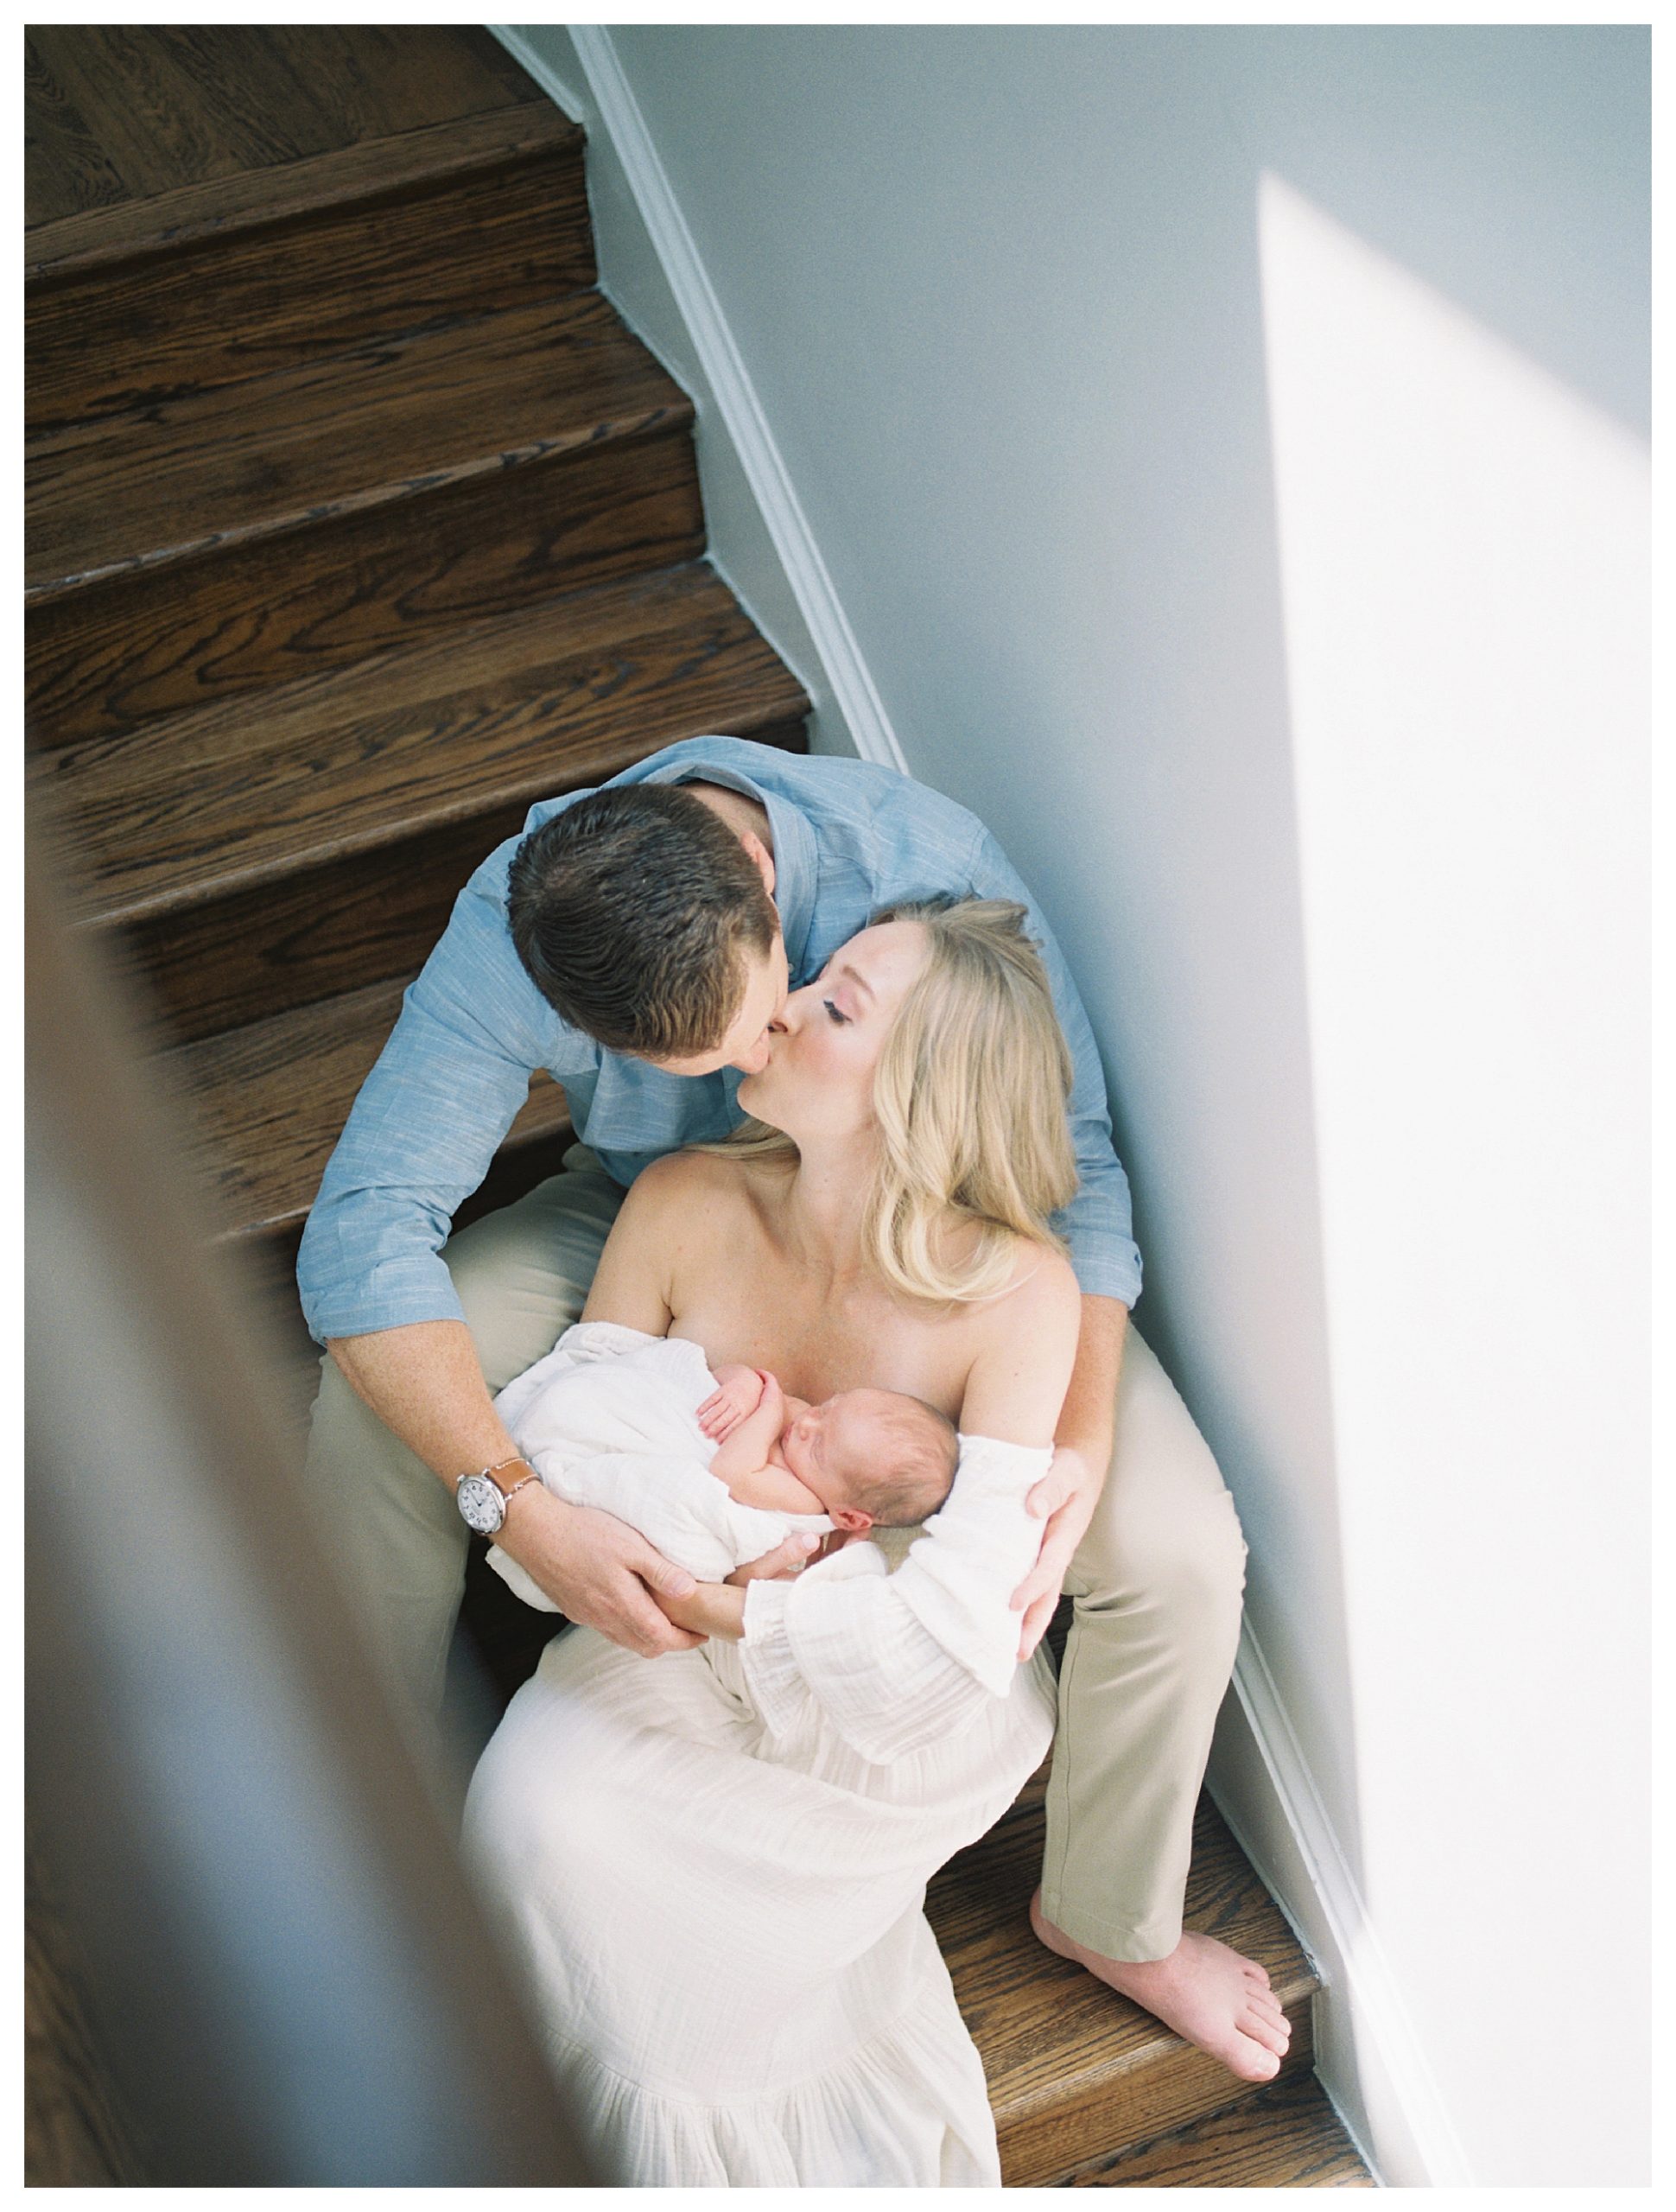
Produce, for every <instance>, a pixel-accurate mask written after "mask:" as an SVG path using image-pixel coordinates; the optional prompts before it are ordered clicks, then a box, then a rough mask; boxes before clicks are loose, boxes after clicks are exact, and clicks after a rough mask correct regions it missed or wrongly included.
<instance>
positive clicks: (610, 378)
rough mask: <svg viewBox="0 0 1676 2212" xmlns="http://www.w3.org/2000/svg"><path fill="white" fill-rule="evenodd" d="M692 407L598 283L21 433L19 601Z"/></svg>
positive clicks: (353, 508) (645, 428) (516, 463)
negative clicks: (24, 547) (24, 445)
mask: <svg viewBox="0 0 1676 2212" xmlns="http://www.w3.org/2000/svg"><path fill="white" fill-rule="evenodd" d="M692 414H693V410H692V403H691V401H690V400H689V399H688V397H686V395H685V393H684V392H682V390H681V389H680V387H679V385H676V383H675V382H674V380H673V379H672V378H670V377H669V376H668V375H667V374H666V373H665V372H664V371H663V369H662V368H661V367H660V366H659V365H658V364H657V361H656V360H655V359H654V358H653V357H652V355H651V353H648V352H647V350H646V348H645V347H644V346H642V345H641V344H640V342H639V340H638V339H636V338H634V337H633V336H632V334H630V332H629V331H628V330H627V329H626V328H625V326H624V324H623V323H622V322H621V321H620V320H619V318H618V316H617V315H615V314H614V313H613V310H612V308H610V306H609V305H608V304H607V303H606V301H604V300H603V299H602V298H600V296H599V295H598V294H597V293H592V292H589V293H583V294H580V295H577V296H574V297H572V298H570V299H568V300H564V301H561V302H557V303H556V304H547V305H543V306H542V307H538V308H524V309H518V310H512V311H508V312H505V313H503V314H499V315H492V316H486V317H483V318H480V319H478V320H474V321H470V322H467V323H464V324H455V325H451V326H450V327H447V328H444V329H441V330H430V331H425V332H422V333H420V334H417V335H414V336H409V337H405V338H396V339H390V340H378V341H375V342H369V343H366V344H365V345H362V346H357V347H353V348H351V349H350V350H348V351H346V352H343V353H334V354H332V355H329V356H327V357H324V358H321V359H315V360H311V361H309V362H307V363H305V364H303V365H301V366H299V367H296V368H293V369H288V370H284V371H281V372H277V373H276V374H274V375H272V376H267V377H258V378H251V379H249V380H248V381H246V382H244V383H243V384H240V385H231V386H227V387H224V388H221V389H218V390H215V391H208V392H194V393H189V394H187V395H186V396H185V397H181V398H179V399H176V400H173V401H169V402H166V403H163V404H159V405H157V406H156V407H152V408H149V409H146V410H143V412H136V413H130V414H128V415H124V416H117V417H115V418H113V419H111V420H110V421H107V422H104V423H98V424H96V425H92V426H88V425H79V424H78V425H73V426H71V427H69V428H67V429H61V430H54V431H51V432H48V433H44V434H42V435H37V436H35V437H32V438H31V439H30V441H29V447H28V451H27V457H26V464H25V478H26V487H27V488H26V532H27V540H28V551H27V556H26V569H27V579H28V581H27V594H28V597H29V600H31V601H39V600H41V599H50V598H53V597H55V596H57V595H59V594H62V593H65V592H67V591H72V590H74V589H76V588H85V587H86V586H87V585H88V584H91V583H95V582H99V581H100V580H102V579H104V578H106V577H109V576H111V575H113V574H116V573H117V572H124V571H132V570H135V569H147V568H155V567H159V566H162V564H164V563H169V562H178V561H183V560H188V559H190V558H191V557H192V556H194V555H201V554H205V553H208V552H213V551H215V550H218V549H220V548H224V547H229V546H236V545H238V544H240V543H244V541H247V540H249V539H252V538H257V537H276V536H278V535H279V534H281V533H283V532H291V533H295V532H296V531H302V530H304V529H318V528H320V527H321V526H322V525H325V524H330V523H332V522H333V521H334V520H335V519H337V518H340V517H343V516H346V515H351V514H354V513H357V512H364V511H365V510H367V509H369V508H372V507H376V506H383V505H390V504H392V503H394V502H397V501H403V502H410V501H412V500H415V499H423V498H425V497H427V496H428V495H430V494H434V493H437V492H439V491H441V490H444V489H445V488H447V487H448V486H454V485H459V484H461V483H464V482H467V481H468V480H471V479H473V478H485V477H496V476H499V475H502V474H505V473H506V472H508V471H510V470H512V469H515V468H517V467H527V466H530V465H532V464H536V463H540V462H543V461H554V460H557V459H561V458H562V457H563V456H564V455H565V454H569V453H571V452H574V451H575V449H576V448H579V447H584V446H596V445H598V444H599V443H600V442H602V441H604V440H606V439H609V438H613V437H634V436H637V435H638V436H644V435H647V434H649V433H651V432H654V431H657V430H658V429H670V428H672V427H676V426H684V425H686V424H689V423H690V422H691V420H692ZM416 526H417V525H416V523H415V521H414V520H413V518H409V528H412V527H416Z"/></svg>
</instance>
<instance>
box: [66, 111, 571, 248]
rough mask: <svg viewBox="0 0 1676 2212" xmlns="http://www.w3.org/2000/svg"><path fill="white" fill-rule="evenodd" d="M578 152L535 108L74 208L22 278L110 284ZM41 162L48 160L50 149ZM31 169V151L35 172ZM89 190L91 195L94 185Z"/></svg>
mask: <svg viewBox="0 0 1676 2212" xmlns="http://www.w3.org/2000/svg"><path fill="white" fill-rule="evenodd" d="M61 107H63V103H62V102H61V100H60V101H59V102H57V103H55V104H54V106H52V107H50V108H48V110H47V111H46V112H45V113H44V114H43V116H42V118H41V129H42V130H43V131H45V130H48V129H49V128H50V129H55V130H58V131H59V132H60V134H61V133H62V132H63V131H64V130H72V131H73V122H72V121H69V120H66V121H65V122H62V123H57V122H55V121H54V118H55V117H56V116H57V115H58V114H59V112H60V108H61ZM63 111H64V113H65V115H66V117H67V118H73V116H74V111H73V110H68V109H67V108H64V109H63ZM581 143H582V134H581V130H579V129H578V128H577V126H576V125H575V124H574V123H572V122H570V121H568V118H566V117H564V116H562V115H561V114H560V112H559V111H558V110H557V109H556V108H555V107H554V106H553V105H551V103H550V102H549V101H547V100H545V99H536V100H534V101H531V102H530V103H528V104H525V105H517V106H510V107H502V108H492V109H490V110H489V111H486V113H484V114H481V115H467V116H460V117H458V118H454V119H453V120H450V121H447V122H441V123H431V124H423V125H421V126H420V127H419V128H417V129H415V130H402V131H400V132H398V133H397V135H396V136H394V137H388V138H369V139H365V140H364V141H362V142H361V143H359V144H358V145H353V146H341V147H331V148H328V149H327V150H326V151H325V152H323V153H319V154H311V155H308V156H305V157H302V158H301V159H298V160H296V161H291V162H285V163H284V164H283V166H282V167H279V168H267V169H255V170H251V171H248V172H245V173H243V174H240V175H233V176H229V177H220V178H217V179H216V180H215V181H213V183H197V184H182V185H177V186H176V187H175V188H174V189H173V190H171V191H168V192H162V193H158V194H154V195H153V196H152V197H151V198H150V199H149V200H119V201H117V203H116V204H115V205H105V204H103V202H101V201H98V200H94V201H92V202H91V203H89V204H86V205H84V204H82V203H79V202H78V203H77V206H76V210H75V212H73V213H65V214H63V215H61V216H60V217H59V218H58V219H56V220H54V221H51V222H45V223H42V224H41V225H40V226H38V227H37V228H35V230H33V231H31V232H29V235H28V237H27V238H26V240H25V244H24V264H23V273H24V277H25V278H26V280H27V281H28V282H29V283H32V284H34V285H36V286H41V285H42V284H44V283H46V282H47V281H48V280H51V279H56V280H59V281H60V282H61V281H63V280H65V279H67V278H69V277H86V276H88V275H90V274H92V272H94V271H95V270H97V271H98V272H99V273H100V274H101V275H104V276H108V275H109V273H110V272H111V271H112V270H115V269H117V268H118V267H120V266H121V265H122V264H124V263H129V262H134V261H141V260H145V259H148V258H150V257H156V256H157V255H159V254H163V253H167V252H169V251H174V250H176V249H178V248H180V247H182V246H186V245H207V244H210V243H212V242H213V243H227V242H230V241H231V240H232V239H233V238H236V237H242V236H244V235H245V234H248V233H250V232H256V231H261V230H265V229H270V228H273V227H275V226H279V225H283V224H289V223H295V222H296V221H298V220H300V219H303V218H306V217H310V216H321V215H325V214H327V213H340V212H342V211H346V210H349V209H352V208H359V207H376V206H378V204H379V203H380V202H381V201H384V200H398V199H403V198H406V197H408V196H409V195H411V194H415V193H420V192H424V193H435V191H437V190H438V189H440V188H441V187H442V186H443V185H444V184H445V183H448V182H451V181H455V180H458V179H460V178H462V177H465V176H467V175H473V174H479V173H490V174H492V173H493V172H495V171H497V170H501V169H505V168H510V167H511V166H513V165H515V164H517V163H518V162H524V161H526V160H529V159H530V158H531V157H533V156H536V155H569V156H576V155H578V154H579V153H580V151H581ZM42 159H43V160H50V159H51V156H50V155H49V154H48V152H47V151H46V149H44V148H43V154H42ZM35 160H36V156H35V153H34V151H33V150H32V151H31V153H30V156H29V161H30V162H31V163H34V162H35ZM85 188H86V189H89V190H92V189H93V188H94V186H93V183H92V181H91V180H89V181H88V182H87V183H86V187H85ZM109 196H110V195H109V194H107V197H109ZM199 266H200V269H201V268H206V267H207V266H208V264H204V263H200V264H199Z"/></svg>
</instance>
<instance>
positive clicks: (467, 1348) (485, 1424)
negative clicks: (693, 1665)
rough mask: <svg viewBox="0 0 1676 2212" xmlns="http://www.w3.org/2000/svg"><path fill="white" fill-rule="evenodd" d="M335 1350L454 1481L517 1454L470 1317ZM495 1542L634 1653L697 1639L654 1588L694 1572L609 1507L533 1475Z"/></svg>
mask: <svg viewBox="0 0 1676 2212" xmlns="http://www.w3.org/2000/svg"><path fill="white" fill-rule="evenodd" d="M330 1350H331V1353H332V1357H333V1359H335V1360H336V1361H337V1363H338V1365H339V1366H340V1368H341V1369H342V1370H343V1372H344V1375H345V1376H346V1378H347V1380H348V1382H349V1383H350V1385H351V1387H352V1389H353V1390H354V1391H355V1393H356V1395H357V1396H359V1397H360V1398H363V1399H365V1402H366V1403H367V1404H368V1405H369V1406H371V1408H372V1410H373V1412H374V1413H376V1414H378V1418H379V1419H380V1420H381V1421H383V1422H384V1426H385V1427H387V1428H388V1429H390V1431H391V1432H392V1433H393V1434H395V1435H396V1436H397V1437H399V1438H400V1440H402V1442H403V1444H405V1445H406V1446H408V1448H409V1451H411V1452H415V1453H416V1455H417V1456H418V1457H419V1458H420V1459H422V1460H423V1461H424V1463H425V1465H427V1466H428V1467H429V1469H430V1470H431V1471H432V1473H433V1474H435V1475H437V1476H439V1477H440V1478H441V1479H442V1481H443V1482H445V1483H446V1484H448V1487H449V1488H450V1489H452V1488H453V1486H454V1483H455V1482H456V1481H457V1479H458V1478H459V1477H460V1476H461V1475H462V1474H469V1473H471V1472H472V1471H473V1470H474V1469H476V1468H478V1467H488V1466H493V1465H495V1464H496V1463H497V1462H498V1461H499V1460H503V1459H512V1458H515V1457H516V1456H517V1446H516V1445H515V1444H514V1443H513V1441H512V1440H511V1437H510V1436H509V1435H508V1434H507V1433H506V1429H505V1425H504V1424H503V1422H502V1421H501V1419H500V1416H499V1415H498V1414H497V1413H496V1411H495V1409H494V1405H493V1403H492V1400H491V1398H490V1396H489V1390H488V1386H487V1384H486V1383H485V1382H484V1379H483V1370H482V1368H481V1366H480V1365H479V1363H478V1357H477V1348H476V1346H475V1345H474V1344H473V1342H472V1338H471V1332H470V1331H469V1330H468V1329H467V1327H466V1325H465V1323H464V1322H463V1321H416V1322H413V1323H410V1324H409V1325H408V1326H407V1327H405V1328H399V1329H382V1330H379V1331H378V1332H377V1333H376V1334H374V1335H370V1336H363V1337H346V1338H344V1337H340V1338H333V1339H332V1340H331V1343H330ZM495 1541H496V1542H497V1543H498V1545H499V1546H500V1548H501V1549H502V1550H503V1551H504V1552H505V1553H506V1554H508V1555H509V1556H510V1557H511V1558H512V1559H514V1560H517V1563H518V1565H519V1566H520V1567H523V1568H524V1570H525V1572H526V1573H529V1574H530V1575H532V1576H533V1577H534V1579H535V1580H536V1582H538V1583H539V1584H540V1586H541V1587H542V1588H543V1590H544V1591H545V1592H547V1594H548V1596H549V1598H551V1599H552V1600H553V1602H554V1603H555V1605H557V1606H558V1607H559V1609H560V1611H562V1613H563V1614H564V1616H565V1618H567V1619H568V1620H573V1621H576V1622H579V1623H581V1624H582V1625H583V1626H585V1627H587V1628H597V1629H598V1630H600V1633H601V1634H602V1635H604V1636H608V1637H610V1638H611V1640H612V1642H613V1643H620V1644H622V1645H623V1646H624V1647H625V1649H627V1650H630V1651H638V1652H639V1653H641V1654H642V1655H643V1656H648V1657H650V1656H654V1655H655V1654H657V1653H658V1652H662V1651H680V1650H684V1649H688V1648H689V1646H691V1645H692V1644H695V1643H698V1642H699V1641H700V1638H699V1637H696V1636H695V1635H691V1634H689V1633H688V1632H687V1631H686V1630H683V1629H681V1628H679V1627H677V1626H676V1624H674V1623H673V1622H672V1621H670V1619H669V1618H667V1617H666V1616H665V1615H664V1614H663V1612H662V1611H660V1610H659V1608H658V1606H657V1604H655V1603H654V1600H653V1596H652V1593H653V1592H657V1594H658V1595H659V1596H661V1597H666V1598H670V1599H682V1598H684V1597H687V1596H689V1595H690V1593H691V1592H692V1590H693V1587H694V1584H693V1578H692V1576H691V1575H690V1574H689V1573H687V1571H686V1569H685V1568H684V1567H676V1565H674V1563H673V1562H672V1561H671V1560H666V1559H665V1558H664V1557H663V1554H662V1553H661V1552H658V1551H656V1550H654V1549H653V1548H652V1546H651V1544H650V1543H648V1542H647V1541H646V1539H645V1538H644V1536H643V1535H640V1533H639V1531H638V1529H631V1528H630V1527H629V1526H628V1524H627V1523H626V1522H623V1521H619V1520H617V1519H615V1518H614V1517H613V1516H612V1515H611V1514H609V1513H598V1512H595V1511H594V1510H592V1509H591V1508H589V1507H587V1506H579V1505H567V1504H566V1503H564V1501H563V1500H562V1498H557V1497H554V1496H553V1495H552V1493H551V1492H550V1491H547V1490H544V1489H543V1487H542V1485H541V1484H539V1483H531V1484H529V1485H528V1486H527V1487H526V1488H525V1489H523V1490H521V1491H519V1492H518V1494H517V1497H515V1498H513V1499H512V1501H511V1504H510V1505H509V1506H508V1507H507V1510H506V1520H505V1525H504V1526H503V1527H502V1529H501V1530H500V1532H499V1534H498V1536H497V1537H496V1539H495Z"/></svg>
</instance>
